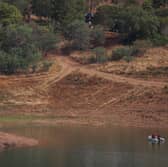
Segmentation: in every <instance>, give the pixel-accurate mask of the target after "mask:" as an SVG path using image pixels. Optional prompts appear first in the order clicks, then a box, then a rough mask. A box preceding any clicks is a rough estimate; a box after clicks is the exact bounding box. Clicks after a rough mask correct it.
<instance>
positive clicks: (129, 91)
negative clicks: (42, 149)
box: [0, 48, 168, 127]
mask: <svg viewBox="0 0 168 167" xmlns="http://www.w3.org/2000/svg"><path fill="white" fill-rule="evenodd" d="M48 59H50V60H52V61H53V65H52V67H51V68H50V70H49V72H47V73H39V74H32V75H20V76H0V114H1V116H2V115H16V114H26V115H27V114H28V115H29V114H31V115H40V116H41V117H43V118H45V117H47V118H50V117H52V120H53V118H55V120H57V121H58V120H59V121H60V122H61V120H63V121H65V120H66V121H70V122H73V121H76V122H77V123H81V122H83V123H86V124H94V123H95V122H96V123H101V124H102V123H103V124H105V123H110V124H111V123H112V124H117V125H118V124H119V125H121V124H122V125H131V126H152V127H153V126H156V125H157V126H165V127H167V126H168V119H167V118H168V50H167V48H155V49H152V50H149V51H148V52H147V53H146V54H145V56H143V57H140V58H137V59H136V60H135V61H133V62H131V63H126V62H123V61H120V62H117V63H111V62H110V63H106V64H103V65H81V64H79V63H77V62H75V61H74V60H73V59H71V58H70V57H65V56H61V55H58V54H56V53H52V54H50V55H49V57H48ZM153 69H154V70H155V72H154V73H153ZM158 70H159V71H158ZM142 74H143V75H142Z"/></svg>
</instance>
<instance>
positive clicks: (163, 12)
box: [155, 8, 168, 17]
mask: <svg viewBox="0 0 168 167" xmlns="http://www.w3.org/2000/svg"><path fill="white" fill-rule="evenodd" d="M155 13H156V15H157V16H159V17H167V16H168V8H159V9H156V10H155Z"/></svg>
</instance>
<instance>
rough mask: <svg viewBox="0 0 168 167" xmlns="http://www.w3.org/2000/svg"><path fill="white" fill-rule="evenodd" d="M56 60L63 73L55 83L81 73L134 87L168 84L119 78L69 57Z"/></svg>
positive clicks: (161, 86)
mask: <svg viewBox="0 0 168 167" xmlns="http://www.w3.org/2000/svg"><path fill="white" fill-rule="evenodd" d="M56 60H57V61H58V63H59V65H61V67H62V72H61V73H60V74H59V79H56V80H55V82H57V81H59V80H60V79H62V78H64V77H65V76H66V75H67V74H70V73H71V72H72V71H78V72H81V73H84V74H87V75H90V76H97V77H100V78H103V79H106V80H110V81H113V82H118V83H127V84H130V85H134V86H138V85H141V86H145V87H157V88H164V87H165V86H166V85H167V84H168V83H167V82H160V81H147V80H141V79H136V78H129V77H124V76H119V75H116V74H109V73H105V72H100V71H97V70H95V69H93V68H91V67H89V66H85V65H80V64H78V63H76V62H74V61H73V60H71V59H70V58H68V57H63V56H57V57H56ZM55 82H54V81H53V82H52V83H55Z"/></svg>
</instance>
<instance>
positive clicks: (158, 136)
mask: <svg viewBox="0 0 168 167" xmlns="http://www.w3.org/2000/svg"><path fill="white" fill-rule="evenodd" d="M157 139H158V142H159V143H160V140H161V139H160V135H157Z"/></svg>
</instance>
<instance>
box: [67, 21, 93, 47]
mask: <svg viewBox="0 0 168 167" xmlns="http://www.w3.org/2000/svg"><path fill="white" fill-rule="evenodd" d="M65 38H66V39H68V40H69V41H71V42H72V45H73V47H74V48H76V49H82V50H84V49H88V48H89V45H90V29H89V27H88V25H87V24H86V23H84V22H83V21H80V20H75V21H74V22H72V23H70V24H69V25H68V26H67V29H66V32H65Z"/></svg>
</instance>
